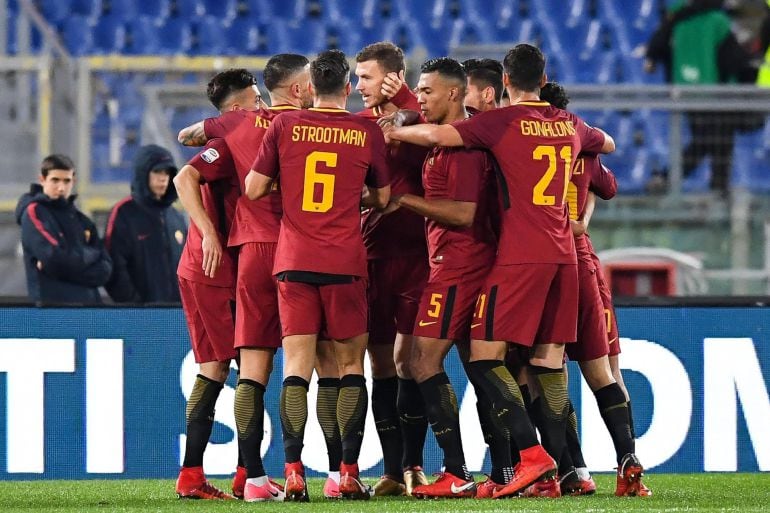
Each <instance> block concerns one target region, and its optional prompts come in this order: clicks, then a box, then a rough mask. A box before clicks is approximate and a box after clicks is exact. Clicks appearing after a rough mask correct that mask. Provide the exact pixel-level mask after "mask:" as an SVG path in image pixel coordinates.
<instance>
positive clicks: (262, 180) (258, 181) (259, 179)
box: [245, 169, 273, 200]
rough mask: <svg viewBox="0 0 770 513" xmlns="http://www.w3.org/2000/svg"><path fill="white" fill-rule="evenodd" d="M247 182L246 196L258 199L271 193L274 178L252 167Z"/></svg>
mask: <svg viewBox="0 0 770 513" xmlns="http://www.w3.org/2000/svg"><path fill="white" fill-rule="evenodd" d="M245 184H246V197H247V198H249V199H250V200H257V199H259V198H264V197H265V196H267V195H268V194H270V191H271V190H272V188H273V179H272V178H270V177H269V176H265V175H263V174H262V173H259V172H257V171H254V170H253V169H252V170H250V171H249V174H247V175H246V181H245Z"/></svg>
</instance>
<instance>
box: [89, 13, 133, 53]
mask: <svg viewBox="0 0 770 513" xmlns="http://www.w3.org/2000/svg"><path fill="white" fill-rule="evenodd" d="M93 34H94V51H95V52H97V53H107V54H109V53H123V52H124V51H125V49H126V25H125V23H124V22H123V20H122V19H116V18H115V17H114V16H102V17H101V18H99V19H98V21H97V22H96V26H94V28H93Z"/></svg>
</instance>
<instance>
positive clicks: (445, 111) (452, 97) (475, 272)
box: [392, 57, 510, 497]
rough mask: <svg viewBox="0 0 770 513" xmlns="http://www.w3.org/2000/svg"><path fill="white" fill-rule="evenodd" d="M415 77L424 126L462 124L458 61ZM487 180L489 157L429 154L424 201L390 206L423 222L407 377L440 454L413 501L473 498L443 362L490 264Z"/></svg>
mask: <svg viewBox="0 0 770 513" xmlns="http://www.w3.org/2000/svg"><path fill="white" fill-rule="evenodd" d="M421 71H422V74H421V75H420V80H419V83H418V84H417V100H418V102H419V104H420V108H421V110H422V113H423V115H424V116H425V118H426V120H427V121H428V122H430V123H436V124H446V123H453V122H455V121H460V120H462V119H465V118H466V117H468V114H467V112H466V111H465V107H464V105H463V100H464V98H465V87H466V77H465V72H464V70H463V67H462V65H461V64H460V63H459V62H457V61H456V60H454V59H449V58H446V57H442V58H438V59H433V60H429V61H427V62H426V63H424V64H423V65H422V68H421ZM493 179H494V170H493V162H492V157H491V155H489V153H487V152H485V151H480V150H466V149H462V148H434V149H433V150H432V151H431V152H430V153H429V154H428V156H427V158H426V159H425V163H424V164H423V175H422V181H423V186H424V188H425V197H422V196H417V195H414V194H403V195H400V196H395V197H394V198H393V200H392V201H393V203H395V204H396V205H398V206H400V207H402V208H407V209H409V210H412V211H414V212H416V213H418V214H420V215H421V216H424V217H425V218H426V231H427V234H428V251H429V256H430V267H431V270H430V278H429V281H428V284H427V286H426V287H425V290H424V291H423V294H422V299H421V300H420V308H419V310H418V315H417V319H418V320H417V322H416V324H415V327H414V332H413V333H414V339H413V342H412V344H413V346H412V363H411V370H412V374H413V376H414V378H415V380H416V381H417V382H418V383H419V386H420V391H421V392H422V394H423V399H424V401H425V405H426V411H427V413H428V419H429V420H430V425H431V428H432V429H433V432H434V434H435V436H436V440H437V441H438V443H439V445H440V446H441V448H442V449H443V451H444V471H443V472H442V473H441V475H440V477H439V478H438V479H437V480H436V482H435V483H433V484H429V485H420V486H417V487H416V488H415V489H414V490H413V495H414V496H415V497H473V496H474V494H475V491H476V490H475V488H476V487H475V484H474V482H473V478H472V477H471V475H470V473H469V472H468V469H467V468H466V466H465V456H464V454H463V448H462V443H461V439H460V424H459V418H458V411H457V397H456V396H455V393H454V390H453V389H452V385H451V384H450V383H449V378H448V377H447V375H446V372H444V366H443V362H444V357H445V356H446V354H447V353H448V352H449V350H450V349H451V347H452V344H453V343H455V342H456V343H458V344H461V343H464V344H465V345H466V346H467V342H468V336H469V331H470V324H471V319H472V317H473V311H474V308H475V306H476V298H477V297H478V295H479V292H480V290H481V287H482V285H483V284H484V279H485V278H486V274H487V273H488V272H489V268H490V267H491V266H492V263H493V262H494V259H495V251H496V249H497V244H496V238H495V233H494V231H493V230H492V224H491V220H490V219H489V206H490V205H491V204H492V203H494V201H495V199H494V192H495V191H494V188H493V186H492V184H493V182H492V181H493ZM465 349H466V350H465V351H464V352H465V353H466V354H467V347H466V348H465ZM509 462H510V460H509ZM509 466H510V464H509ZM501 480H502V479H501Z"/></svg>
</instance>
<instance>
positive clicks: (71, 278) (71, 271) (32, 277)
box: [16, 155, 112, 304]
mask: <svg viewBox="0 0 770 513" xmlns="http://www.w3.org/2000/svg"><path fill="white" fill-rule="evenodd" d="M74 185H75V166H74V164H73V163H72V160H70V158H69V157H66V156H64V155H50V156H48V157H46V158H45V159H43V163H42V165H41V167H40V184H33V185H32V186H31V187H30V191H29V192H28V193H27V194H24V195H23V196H22V197H21V198H20V199H19V203H18V205H17V206H16V221H17V222H18V223H19V224H20V225H21V245H22V248H23V249H24V267H25V270H26V273H27V289H28V291H29V297H30V299H32V300H33V301H36V302H42V303H84V304H87V303H101V298H100V296H99V290H98V287H100V286H102V285H104V284H105V283H106V282H107V279H108V278H109V277H110V272H111V271H112V260H110V256H109V254H108V253H107V251H106V250H105V248H104V246H103V245H102V241H101V240H100V239H99V234H98V233H97V231H96V226H94V223H93V222H92V221H91V220H90V219H89V218H88V217H86V215H85V214H83V213H82V212H80V211H79V210H78V209H77V208H76V207H75V203H74V201H75V196H74V195H73V194H72V188H73V186H74Z"/></svg>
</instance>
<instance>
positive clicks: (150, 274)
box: [105, 144, 187, 303]
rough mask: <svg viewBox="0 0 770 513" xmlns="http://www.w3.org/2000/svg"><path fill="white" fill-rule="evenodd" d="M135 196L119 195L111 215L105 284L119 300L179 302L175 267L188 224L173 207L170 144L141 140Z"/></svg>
mask: <svg viewBox="0 0 770 513" xmlns="http://www.w3.org/2000/svg"><path fill="white" fill-rule="evenodd" d="M133 165H134V181H133V182H132V184H131V196H129V197H127V198H124V199H122V200H121V201H119V202H118V203H117V204H116V205H115V206H114V207H113V208H112V212H110V217H109V220H108V221H107V234H106V238H105V245H106V246H107V249H108V251H109V252H110V256H111V257H112V260H113V267H114V269H113V272H112V277H111V278H110V280H109V282H107V285H106V287H105V288H106V289H107V292H108V293H109V295H110V297H111V298H112V299H113V301H115V302H116V303H159V302H160V303H168V302H178V301H179V300H180V298H179V282H178V281H177V277H176V268H177V265H178V264H179V258H180V257H181V255H182V248H183V247H184V242H185V239H186V238H187V224H186V222H185V219H184V216H183V215H182V214H181V213H180V212H179V211H177V210H176V209H174V208H172V206H171V205H172V204H173V203H174V201H175V200H176V198H177V193H176V188H175V187H174V184H173V182H172V180H173V178H174V176H175V175H176V173H177V168H176V166H175V165H174V160H173V159H172V157H171V153H169V152H168V151H167V150H166V149H164V148H161V147H160V146H156V145H154V144H151V145H148V146H142V147H141V148H139V150H138V151H137V153H136V155H135V156H134V162H133Z"/></svg>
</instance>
